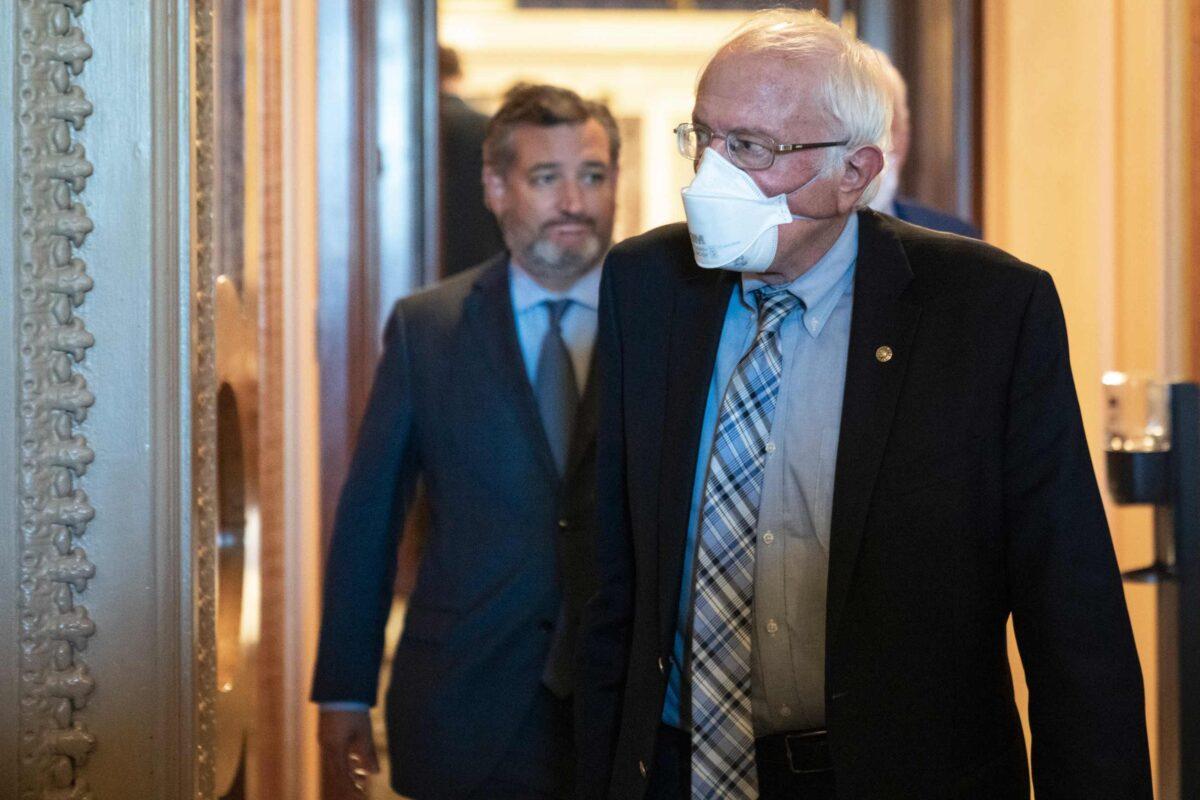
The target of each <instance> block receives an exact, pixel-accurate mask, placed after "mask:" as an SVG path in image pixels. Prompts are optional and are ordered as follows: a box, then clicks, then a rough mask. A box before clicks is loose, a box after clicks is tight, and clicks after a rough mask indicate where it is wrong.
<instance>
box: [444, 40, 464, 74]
mask: <svg viewBox="0 0 1200 800" xmlns="http://www.w3.org/2000/svg"><path fill="white" fill-rule="evenodd" d="M461 77H462V62H461V61H459V60H458V52H457V51H456V50H455V49H454V48H453V47H447V46H446V45H444V44H439V45H438V79H439V80H443V81H444V80H449V79H451V78H461Z"/></svg>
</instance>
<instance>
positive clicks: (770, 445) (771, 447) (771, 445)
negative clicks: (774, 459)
mask: <svg viewBox="0 0 1200 800" xmlns="http://www.w3.org/2000/svg"><path fill="white" fill-rule="evenodd" d="M767 452H768V453H774V452H775V443H774V442H767Z"/></svg>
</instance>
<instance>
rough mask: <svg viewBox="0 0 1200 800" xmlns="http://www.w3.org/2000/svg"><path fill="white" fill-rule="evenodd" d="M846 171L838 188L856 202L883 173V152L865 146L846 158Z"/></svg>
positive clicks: (869, 145) (872, 146)
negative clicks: (876, 177) (877, 176)
mask: <svg viewBox="0 0 1200 800" xmlns="http://www.w3.org/2000/svg"><path fill="white" fill-rule="evenodd" d="M845 163H846V169H845V171H844V172H843V173H842V180H841V184H840V186H839V187H838V188H839V189H841V191H842V193H843V194H845V195H848V196H853V197H854V199H855V200H857V199H858V196H859V195H861V194H862V193H863V191H864V190H865V189H866V188H867V187H868V186H870V185H871V181H873V180H875V176H876V175H878V174H879V173H880V172H883V151H882V150H880V149H879V148H878V147H876V146H875V145H873V144H868V145H863V146H862V147H860V148H858V149H857V150H855V151H854V152H853V153H851V154H850V155H849V156H847V157H846V162H845Z"/></svg>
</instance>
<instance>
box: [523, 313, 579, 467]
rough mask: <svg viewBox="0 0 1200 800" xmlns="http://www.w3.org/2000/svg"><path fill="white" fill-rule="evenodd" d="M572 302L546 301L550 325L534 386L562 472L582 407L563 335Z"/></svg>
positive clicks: (551, 444) (555, 460)
mask: <svg viewBox="0 0 1200 800" xmlns="http://www.w3.org/2000/svg"><path fill="white" fill-rule="evenodd" d="M572 302H573V301H571V300H569V299H566V300H547V301H546V302H545V305H546V310H547V311H548V312H549V313H550V328H549V330H547V331H546V336H545V338H544V339H542V350H541V353H539V354H538V362H537V378H536V381H535V385H534V387H533V389H534V393H535V394H536V395H537V404H538V411H540V412H541V415H542V426H543V427H544V428H545V429H546V438H547V439H548V440H549V442H550V451H551V452H552V453H553V454H554V463H555V464H557V465H558V474H559V475H562V474H563V473H564V472H565V471H566V468H567V451H568V449H569V448H570V446H571V431H572V429H573V427H574V424H575V412H576V410H577V409H578V408H579V388H578V386H577V384H576V383H575V368H574V366H572V364H571V352H570V351H569V350H568V349H567V344H566V342H564V341H563V338H562V318H563V314H565V313H566V311H567V307H568V306H570V305H571V303H572Z"/></svg>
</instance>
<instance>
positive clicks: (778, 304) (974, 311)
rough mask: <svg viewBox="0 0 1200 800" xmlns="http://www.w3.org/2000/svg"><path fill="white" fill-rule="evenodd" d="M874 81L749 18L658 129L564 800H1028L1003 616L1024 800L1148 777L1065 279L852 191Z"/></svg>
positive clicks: (1136, 675)
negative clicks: (573, 772)
mask: <svg viewBox="0 0 1200 800" xmlns="http://www.w3.org/2000/svg"><path fill="white" fill-rule="evenodd" d="M882 81H883V78H882V76H881V73H880V65H879V62H878V61H877V60H876V59H875V57H874V56H873V55H872V54H871V52H870V51H869V50H868V49H866V48H865V46H863V45H861V44H860V43H857V42H856V41H855V40H854V39H853V38H852V37H850V36H849V35H847V34H846V33H845V32H844V31H843V30H842V29H841V28H839V27H838V26H836V25H833V24H831V23H828V22H827V21H825V20H824V19H823V18H822V17H821V16H820V15H819V14H816V13H815V12H798V11H789V10H776V11H771V12H764V13H763V14H762V15H759V16H757V17H755V18H754V19H753V20H752V21H751V22H750V23H748V25H747V27H746V28H744V29H743V30H742V31H741V32H740V33H739V34H737V35H736V36H735V37H734V38H733V39H732V40H731V41H730V43H729V44H727V45H726V46H724V47H723V48H722V49H721V50H719V51H718V53H717V54H716V55H715V56H714V58H713V60H712V61H711V62H710V63H709V65H708V67H707V69H706V70H705V72H704V73H703V76H702V78H701V81H700V84H699V86H698V90H697V97H696V103H695V107H694V110H693V114H692V122H690V123H686V124H683V125H680V126H679V128H677V130H676V132H677V135H678V140H679V141H678V144H679V147H680V150H681V152H682V153H683V154H684V155H685V156H687V157H689V158H692V159H695V160H697V162H698V171H697V174H696V178H695V180H694V181H693V182H692V184H691V185H690V186H689V187H688V188H687V189H685V190H684V204H685V210H686V211H687V217H688V226H687V229H685V228H684V227H683V226H681V225H675V226H668V227H665V228H660V229H658V230H655V231H652V232H650V233H648V234H645V235H643V236H640V237H636V238H634V239H631V240H628V241H627V242H624V243H622V244H621V245H619V246H617V247H615V248H614V249H613V251H612V252H611V253H610V255H609V257H608V259H607V261H606V264H605V269H604V278H603V281H602V285H601V301H600V305H601V308H600V333H599V339H598V343H597V364H598V369H599V373H598V374H599V382H600V396H599V403H600V412H599V414H600V421H599V426H598V445H597V472H598V484H597V485H598V489H597V507H598V513H599V515H600V516H599V528H598V533H597V565H598V569H599V572H600V588H599V590H598V592H597V594H596V595H595V596H594V597H593V599H592V600H591V601H589V603H588V605H587V608H586V609H585V612H584V622H583V634H582V637H583V638H582V640H581V643H580V655H581V661H580V670H581V671H580V674H579V679H578V684H577V694H576V699H577V709H578V715H579V716H578V718H577V725H578V729H579V742H580V747H581V753H580V770H581V771H580V775H579V783H580V786H581V787H582V789H583V791H581V792H580V796H581V797H589V798H591V797H596V798H600V797H608V798H612V799H613V800H639V799H640V798H643V797H652V798H681V797H685V796H686V797H691V798H721V799H722V800H736V799H738V798H755V797H762V798H768V799H772V798H804V800H813V799H816V800H827V799H828V798H834V797H837V798H854V799H855V800H859V799H861V798H888V799H889V800H893V799H899V798H911V799H912V800H933V799H934V798H962V800H981V799H982V798H989V799H991V798H1003V799H1004V800H1016V799H1017V798H1022V800H1023V799H1024V798H1028V796H1029V778H1028V772H1027V770H1028V765H1027V759H1026V749H1025V742H1024V739H1023V734H1022V727H1021V721H1020V717H1019V715H1018V711H1017V708H1016V705H1015V703H1014V694H1013V687H1012V682H1011V674H1010V671H1009V662H1008V654H1007V649H1006V631H1005V626H1006V622H1007V620H1008V618H1009V617H1010V615H1011V617H1012V620H1013V623H1014V625H1015V629H1016V635H1017V641H1018V644H1019V646H1020V650H1021V656H1022V660H1023V662H1024V665H1025V673H1026V678H1027V682H1028V685H1029V696H1030V705H1029V718H1030V724H1031V728H1032V733H1033V742H1032V747H1033V782H1034V784H1035V786H1036V789H1037V796H1038V798H1039V800H1044V798H1076V797H1080V798H1082V797H1087V798H1114V800H1115V799H1116V798H1122V799H1123V800H1129V799H1130V798H1139V799H1141V798H1149V797H1150V784H1149V766H1148V762H1149V758H1148V750H1147V744H1146V728H1145V720H1144V709H1143V690H1142V682H1141V673H1140V668H1139V665H1138V660H1137V654H1136V652H1135V650H1134V645H1133V638H1132V634H1131V630H1130V625H1129V619H1128V615H1127V612H1126V608H1125V601H1124V595H1123V593H1122V587H1121V581H1120V576H1119V574H1118V571H1117V566H1116V562H1115V558H1114V554H1113V549H1112V544H1111V541H1110V538H1109V533H1108V529H1107V527H1106V522H1105V518H1104V510H1103V507H1102V505H1101V500H1100V495H1099V492H1098V489H1097V486H1096V482H1095V478H1094V475H1093V472H1092V466H1091V462H1090V459H1089V457H1088V450H1087V444H1086V442H1085V440H1084V435H1083V428H1082V423H1081V419H1080V412H1079V407H1078V403H1077V401H1076V397H1075V391H1074V385H1073V383H1072V377H1071V370H1070V366H1069V363H1068V350H1067V342H1066V334H1065V326H1064V322H1063V318H1062V312H1061V309H1060V306H1059V302H1058V298H1057V296H1056V294H1055V290H1054V286H1053V283H1052V282H1051V280H1050V277H1049V275H1047V274H1046V273H1045V272H1042V271H1041V270H1038V269H1036V268H1034V267H1031V266H1028V265H1025V264H1021V263H1020V262H1018V261H1017V260H1016V259H1014V258H1012V257H1010V256H1008V255H1007V254H1005V253H1003V252H1001V251H999V250H996V249H995V248H992V247H989V246H987V245H985V244H982V243H979V242H975V241H972V240H969V239H965V238H961V237H955V236H947V235H944V234H938V233H934V232H931V231H928V230H925V229H923V228H918V227H915V226H912V225H908V224H906V223H903V222H900V221H898V220H895V219H893V218H890V217H886V216H883V215H880V214H877V213H875V212H873V211H871V210H868V209H866V208H864V206H865V204H866V201H867V200H868V199H869V196H870V192H871V191H872V190H873V188H874V186H873V184H874V183H875V181H876V180H877V176H878V174H879V171H880V169H881V167H882V162H883V149H884V147H885V146H886V138H887V126H888V101H887V94H886V88H885V87H884V86H883V83H882ZM689 238H690V242H689ZM703 267H711V269H706V268H703ZM968 267H969V268H968Z"/></svg>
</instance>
